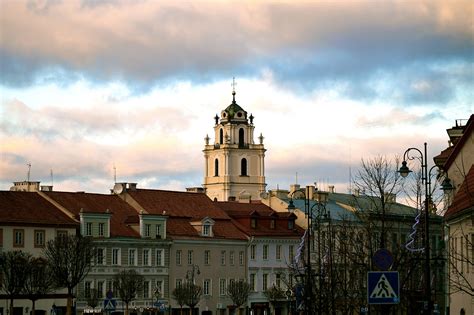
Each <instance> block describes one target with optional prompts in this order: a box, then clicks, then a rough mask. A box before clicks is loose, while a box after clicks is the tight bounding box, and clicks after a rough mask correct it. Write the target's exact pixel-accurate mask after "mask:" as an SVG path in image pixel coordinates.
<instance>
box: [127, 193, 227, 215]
mask: <svg viewBox="0 0 474 315" xmlns="http://www.w3.org/2000/svg"><path fill="white" fill-rule="evenodd" d="M127 193H128V194H129V195H130V196H131V197H132V198H133V199H134V200H135V201H137V202H138V203H139V204H140V205H141V206H142V207H143V209H144V210H145V211H147V212H148V213H150V214H163V211H166V215H168V216H172V217H186V218H193V219H202V218H204V217H210V218H212V219H214V220H216V219H229V216H228V215H227V214H226V213H225V212H224V211H222V210H221V209H219V208H218V207H216V206H215V205H214V203H213V202H212V200H211V199H209V197H207V196H206V195H205V194H203V193H194V192H181V191H168V190H153V189H137V190H127Z"/></svg>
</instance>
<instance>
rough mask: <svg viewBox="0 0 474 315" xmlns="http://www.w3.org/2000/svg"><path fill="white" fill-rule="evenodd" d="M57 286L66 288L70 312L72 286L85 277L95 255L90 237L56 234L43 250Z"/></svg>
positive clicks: (68, 312) (69, 313)
mask: <svg viewBox="0 0 474 315" xmlns="http://www.w3.org/2000/svg"><path fill="white" fill-rule="evenodd" d="M43 255H44V257H45V258H46V260H47V261H48V266H49V269H50V270H51V275H52V276H53V278H54V281H55V284H56V285H57V286H58V287H61V288H66V289H67V315H71V314H72V298H73V290H74V288H75V287H76V286H77V285H78V284H79V283H80V282H81V281H82V280H84V278H85V277H86V275H87V274H88V273H89V271H90V269H91V262H92V261H93V259H94V257H95V246H94V244H93V242H92V239H90V238H86V237H82V236H80V235H67V236H58V237H56V238H55V239H54V240H50V241H48V243H47V244H46V247H45V249H44V252H43Z"/></svg>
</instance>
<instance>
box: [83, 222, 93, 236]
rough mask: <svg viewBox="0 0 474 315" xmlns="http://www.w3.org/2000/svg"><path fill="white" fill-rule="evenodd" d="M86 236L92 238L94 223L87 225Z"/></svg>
mask: <svg viewBox="0 0 474 315" xmlns="http://www.w3.org/2000/svg"><path fill="white" fill-rule="evenodd" d="M85 233H86V236H92V222H87V223H86V232H85Z"/></svg>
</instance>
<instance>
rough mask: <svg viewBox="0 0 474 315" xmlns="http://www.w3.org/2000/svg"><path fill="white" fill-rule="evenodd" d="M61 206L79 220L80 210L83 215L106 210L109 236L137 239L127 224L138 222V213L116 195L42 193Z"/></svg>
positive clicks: (135, 233) (136, 235) (136, 234)
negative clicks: (108, 218) (109, 216)
mask: <svg viewBox="0 0 474 315" xmlns="http://www.w3.org/2000/svg"><path fill="white" fill-rule="evenodd" d="M44 193H45V194H46V195H47V196H48V197H49V198H51V199H53V200H54V201H56V202H57V203H59V204H60V205H61V206H63V207H64V208H66V209H67V210H69V211H70V212H71V213H73V214H74V215H75V216H76V217H77V218H79V213H80V211H81V209H83V211H84V212H85V213H105V212H106V210H107V209H108V210H109V211H110V213H111V214H112V216H111V218H110V225H111V226H110V236H111V237H117V236H123V237H139V233H137V232H136V231H134V230H133V229H132V228H131V227H129V226H128V225H127V223H135V222H138V213H137V211H135V209H134V208H132V207H131V206H130V205H129V204H128V203H126V202H125V201H123V200H122V199H120V198H119V197H118V196H116V195H104V194H92V193H83V192H56V191H53V192H44Z"/></svg>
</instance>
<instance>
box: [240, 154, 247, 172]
mask: <svg viewBox="0 0 474 315" xmlns="http://www.w3.org/2000/svg"><path fill="white" fill-rule="evenodd" d="M240 175H241V176H247V175H248V174H247V159H246V158H243V159H242V160H241V161H240Z"/></svg>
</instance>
